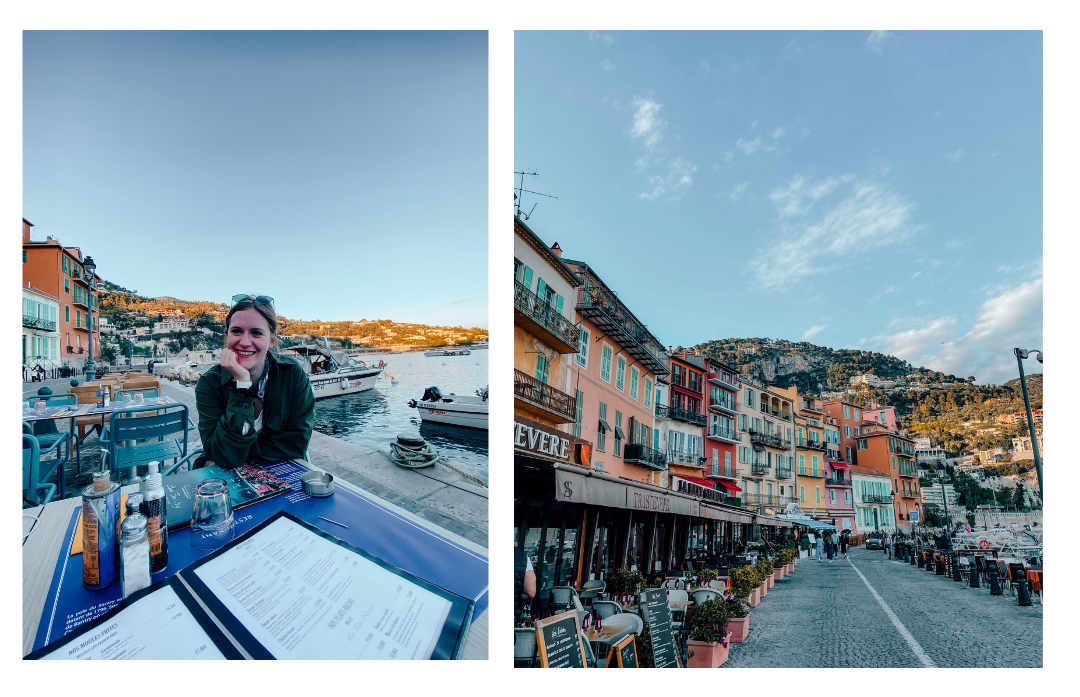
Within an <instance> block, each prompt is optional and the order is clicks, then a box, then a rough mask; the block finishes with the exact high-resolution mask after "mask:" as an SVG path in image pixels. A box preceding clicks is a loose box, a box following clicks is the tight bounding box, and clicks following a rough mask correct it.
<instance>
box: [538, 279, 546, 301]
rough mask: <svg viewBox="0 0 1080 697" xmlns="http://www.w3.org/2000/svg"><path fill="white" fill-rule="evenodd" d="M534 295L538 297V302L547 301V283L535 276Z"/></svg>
mask: <svg viewBox="0 0 1080 697" xmlns="http://www.w3.org/2000/svg"><path fill="white" fill-rule="evenodd" d="M536 297H538V298H540V302H542V303H546V302H547V284H546V283H544V279H543V278H540V277H537V281H536Z"/></svg>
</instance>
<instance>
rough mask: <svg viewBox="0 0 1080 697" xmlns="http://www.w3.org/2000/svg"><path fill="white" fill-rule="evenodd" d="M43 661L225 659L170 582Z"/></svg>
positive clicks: (57, 648)
mask: <svg viewBox="0 0 1080 697" xmlns="http://www.w3.org/2000/svg"><path fill="white" fill-rule="evenodd" d="M41 658H42V659H43V660H132V659H148V660H161V659H174V660H175V659H181V660H189V659H190V660H212V659H218V660H224V659H225V656H224V655H223V654H222V653H221V651H219V650H218V649H217V647H216V646H215V645H214V642H213V641H212V640H211V639H210V637H209V636H208V635H207V634H206V632H205V631H204V630H203V628H202V627H201V626H200V625H199V623H198V621H196V619H195V618H194V617H192V615H191V612H190V611H189V610H188V608H187V606H186V605H185V604H184V603H183V602H181V600H180V598H179V596H177V594H176V591H175V590H173V588H172V586H169V585H166V586H162V587H161V588H159V589H158V590H156V591H155V592H153V593H150V594H149V595H146V596H143V597H142V598H140V599H139V600H137V601H135V602H134V603H132V604H131V605H129V606H128V607H126V608H124V609H123V610H121V611H120V612H118V613H117V614H116V615H115V616H113V617H112V618H111V619H110V621H108V622H104V623H102V624H100V625H98V626H97V627H94V628H93V630H91V631H88V632H85V633H81V634H79V635H77V636H76V637H75V638H73V639H72V640H70V641H68V642H65V643H63V644H59V645H58V646H57V647H56V648H55V649H52V650H51V652H50V653H48V654H47V655H44V656H41Z"/></svg>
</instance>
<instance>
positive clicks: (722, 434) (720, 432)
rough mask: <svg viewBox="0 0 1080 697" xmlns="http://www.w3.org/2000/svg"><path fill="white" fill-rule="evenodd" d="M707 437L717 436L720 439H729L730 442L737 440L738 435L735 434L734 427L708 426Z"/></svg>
mask: <svg viewBox="0 0 1080 697" xmlns="http://www.w3.org/2000/svg"><path fill="white" fill-rule="evenodd" d="M709 438H719V439H720V440H729V441H732V442H735V441H738V440H739V436H738V435H736V433H735V429H732V428H709Z"/></svg>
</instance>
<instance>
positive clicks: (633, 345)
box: [577, 286, 668, 375]
mask: <svg viewBox="0 0 1080 697" xmlns="http://www.w3.org/2000/svg"><path fill="white" fill-rule="evenodd" d="M577 310H578V312H580V313H581V316H582V317H585V318H587V319H591V320H592V322H593V324H595V325H597V327H598V328H599V329H600V330H602V331H605V332H607V333H608V335H609V336H611V337H612V338H613V339H614V340H615V341H617V342H619V343H620V344H621V345H622V346H623V347H624V348H625V349H626V351H627V353H629V354H630V355H631V356H633V357H634V358H636V359H638V361H639V362H640V363H642V364H643V365H644V366H645V367H646V368H648V369H649V370H651V371H653V372H654V373H656V374H657V375H667V374H668V365H667V360H666V356H667V351H666V350H665V349H664V346H663V344H661V343H660V342H659V340H657V339H656V337H654V336H653V335H652V333H651V332H650V331H649V330H648V329H646V328H645V325H643V324H641V323H640V322H638V321H637V319H635V318H634V316H633V314H632V313H631V312H630V310H628V309H627V308H626V306H624V305H623V304H622V301H620V300H619V299H618V298H617V297H616V296H615V294H614V293H611V292H608V291H607V290H605V289H604V288H601V287H600V286H592V287H589V288H585V287H582V288H579V289H578V296H577ZM662 357H663V358H662Z"/></svg>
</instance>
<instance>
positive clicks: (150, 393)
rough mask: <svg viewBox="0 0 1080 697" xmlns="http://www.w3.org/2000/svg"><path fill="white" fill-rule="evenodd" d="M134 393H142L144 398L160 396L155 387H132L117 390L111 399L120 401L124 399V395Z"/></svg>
mask: <svg viewBox="0 0 1080 697" xmlns="http://www.w3.org/2000/svg"><path fill="white" fill-rule="evenodd" d="M136 393H142V396H143V398H144V399H145V398H150V399H157V398H158V397H160V396H161V394H160V393H159V392H158V388H156V387H133V388H131V389H129V390H117V391H116V394H115V395H113V398H112V399H113V401H114V402H121V401H123V399H124V395H126V394H129V395H132V396H134V395H135V394H136Z"/></svg>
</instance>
